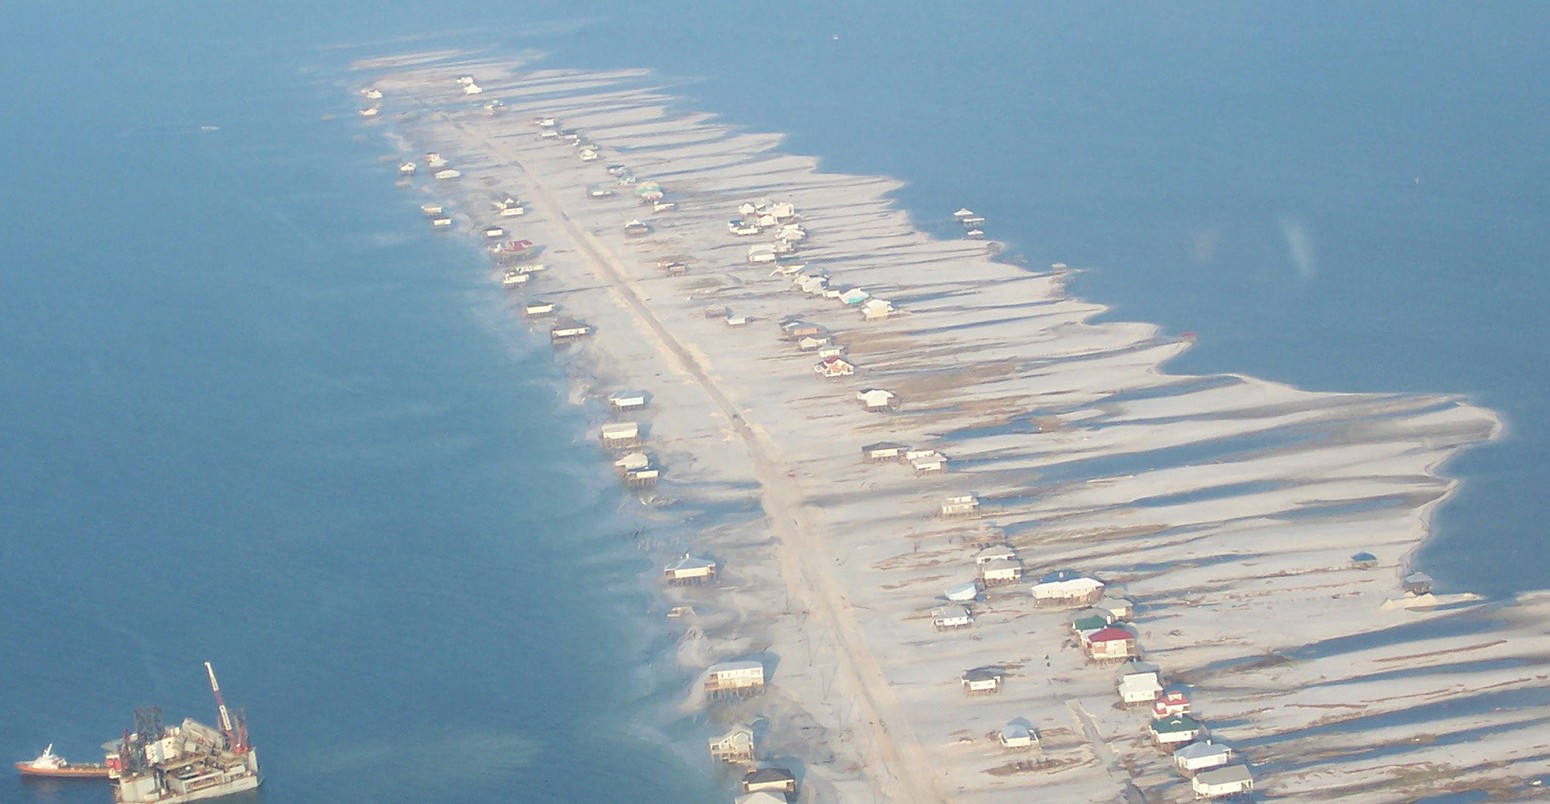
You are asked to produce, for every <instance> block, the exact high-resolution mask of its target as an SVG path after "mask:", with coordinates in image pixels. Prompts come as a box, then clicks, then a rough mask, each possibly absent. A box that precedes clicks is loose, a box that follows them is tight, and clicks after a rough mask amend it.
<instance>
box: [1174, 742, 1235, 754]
mask: <svg viewBox="0 0 1550 804" xmlns="http://www.w3.org/2000/svg"><path fill="white" fill-rule="evenodd" d="M1231 753H1232V749H1231V748H1228V747H1227V746H1225V745H1222V744H1221V743H1213V742H1211V740H1210V739H1205V740H1199V741H1197V742H1193V743H1190V744H1189V745H1186V746H1184V747H1183V748H1180V749H1179V750H1177V751H1174V752H1173V756H1174V758H1179V757H1183V758H1184V759H1204V758H1206V757H1214V756H1221V755H1225V754H1231Z"/></svg>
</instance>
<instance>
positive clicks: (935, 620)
mask: <svg viewBox="0 0 1550 804" xmlns="http://www.w3.org/2000/svg"><path fill="white" fill-rule="evenodd" d="M973 624H974V615H972V614H970V613H969V610H968V609H967V608H965V607H963V606H953V605H948V606H937V607H936V608H934V609H932V610H931V627H933V628H935V629H936V630H938V631H950V630H952V629H955V628H968V627H969V626H971V625H973Z"/></svg>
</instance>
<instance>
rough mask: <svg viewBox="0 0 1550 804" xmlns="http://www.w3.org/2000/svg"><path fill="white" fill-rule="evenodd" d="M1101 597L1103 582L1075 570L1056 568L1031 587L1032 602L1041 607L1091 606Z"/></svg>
mask: <svg viewBox="0 0 1550 804" xmlns="http://www.w3.org/2000/svg"><path fill="white" fill-rule="evenodd" d="M1102 597H1103V582H1102V581H1099V580H1098V579H1096V578H1094V577H1092V576H1090V575H1084V574H1082V573H1080V572H1077V571H1075V570H1068V569H1067V570H1056V571H1055V572H1051V573H1050V574H1048V575H1045V576H1044V577H1043V578H1040V579H1039V582H1038V583H1037V584H1035V585H1034V587H1033V603H1034V605H1035V606H1039V607H1041V608H1075V607H1078V606H1091V605H1093V604H1094V603H1097V602H1098V601H1099V600H1100V599H1102Z"/></svg>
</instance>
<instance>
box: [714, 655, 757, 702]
mask: <svg viewBox="0 0 1550 804" xmlns="http://www.w3.org/2000/svg"><path fill="white" fill-rule="evenodd" d="M762 692H764V663H763V662H760V661H758V660H756V659H744V660H741V661H735V662H722V663H720V664H715V665H711V666H710V668H709V669H707V670H706V671H705V695H706V696H707V697H710V698H723V697H726V696H732V697H736V698H746V697H748V696H750V695H758V694H760V693H762Z"/></svg>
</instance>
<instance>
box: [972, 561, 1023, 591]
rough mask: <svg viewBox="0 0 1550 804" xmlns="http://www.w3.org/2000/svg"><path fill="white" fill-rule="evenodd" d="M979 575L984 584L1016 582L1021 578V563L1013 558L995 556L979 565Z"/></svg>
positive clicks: (998, 584)
mask: <svg viewBox="0 0 1550 804" xmlns="http://www.w3.org/2000/svg"><path fill="white" fill-rule="evenodd" d="M980 577H981V578H984V579H985V585H986V586H1000V585H1002V584H1009V583H1017V582H1018V581H1020V580H1022V579H1023V565H1022V562H1021V561H1018V560H1017V559H1015V558H1011V559H1008V558H997V559H994V560H991V561H987V562H985V563H984V564H981V565H980Z"/></svg>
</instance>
